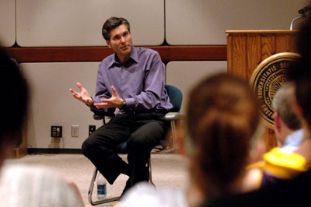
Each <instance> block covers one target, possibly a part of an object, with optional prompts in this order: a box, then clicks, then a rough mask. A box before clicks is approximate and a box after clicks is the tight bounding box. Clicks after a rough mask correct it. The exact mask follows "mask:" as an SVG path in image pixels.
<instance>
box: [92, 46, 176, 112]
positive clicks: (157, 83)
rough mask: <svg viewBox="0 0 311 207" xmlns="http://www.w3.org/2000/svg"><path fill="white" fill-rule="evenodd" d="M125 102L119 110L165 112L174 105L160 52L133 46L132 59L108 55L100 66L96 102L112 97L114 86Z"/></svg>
mask: <svg viewBox="0 0 311 207" xmlns="http://www.w3.org/2000/svg"><path fill="white" fill-rule="evenodd" d="M112 85H113V86H114V87H115V88H116V90H117V93H118V94H119V96H120V97H122V98H123V99H124V100H125V102H126V104H125V106H124V107H122V109H121V110H120V111H119V113H129V112H163V111H169V110H170V109H171V108H172V104H171V103H170V100H169V97H168V95H167V92H166V90H165V88H164V85H165V66H164V64H163V62H162V60H161V58H160V55H159V54H158V52H156V51H154V50H152V49H148V48H141V47H133V50H132V53H131V55H130V58H129V59H128V60H127V61H126V62H125V63H122V64H121V63H120V62H118V60H117V59H116V55H115V54H112V55H109V56H108V57H106V58H105V59H104V60H103V61H102V62H101V64H100V65H99V69H98V74H97V81H96V93H95V98H94V100H95V102H100V99H101V98H109V97H111V86H112Z"/></svg>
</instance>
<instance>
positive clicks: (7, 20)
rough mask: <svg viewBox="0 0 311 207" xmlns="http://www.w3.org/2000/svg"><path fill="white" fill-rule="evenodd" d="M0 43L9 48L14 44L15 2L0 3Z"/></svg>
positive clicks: (4, 0) (8, 0) (3, 0)
mask: <svg viewBox="0 0 311 207" xmlns="http://www.w3.org/2000/svg"><path fill="white" fill-rule="evenodd" d="M0 42H1V45H2V46H6V47H10V46H13V45H14V43H15V1H13V0H1V1H0Z"/></svg>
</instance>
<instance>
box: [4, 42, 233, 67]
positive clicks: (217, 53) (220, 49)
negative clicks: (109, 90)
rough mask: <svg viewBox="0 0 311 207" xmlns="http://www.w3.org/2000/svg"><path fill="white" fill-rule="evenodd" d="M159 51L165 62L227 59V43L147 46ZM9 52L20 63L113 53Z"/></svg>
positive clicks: (86, 49) (60, 49) (81, 50)
mask: <svg viewBox="0 0 311 207" xmlns="http://www.w3.org/2000/svg"><path fill="white" fill-rule="evenodd" d="M146 47H148V48H152V49H154V50H156V51H158V52H159V54H160V55H161V58H162V60H163V62H164V63H167V62H170V61H217V60H218V61H226V60H227V46H226V45H207V46H166V45H165V46H146ZM8 50H9V53H10V54H11V55H12V56H13V57H14V58H16V60H17V61H18V62H20V63H27V62H89V61H101V60H102V59H103V58H104V57H106V56H108V55H110V54H111V52H112V51H111V49H110V48H108V47H92V46H90V47H11V48H8Z"/></svg>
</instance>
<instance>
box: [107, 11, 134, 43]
mask: <svg viewBox="0 0 311 207" xmlns="http://www.w3.org/2000/svg"><path fill="white" fill-rule="evenodd" d="M122 24H125V25H126V26H127V29H128V31H129V32H130V23H129V21H127V19H125V18H122V17H110V18H109V19H107V20H106V21H105V23H104V25H103V27H102V35H103V37H104V39H105V40H110V32H111V30H113V29H115V28H117V27H118V26H120V25H122Z"/></svg>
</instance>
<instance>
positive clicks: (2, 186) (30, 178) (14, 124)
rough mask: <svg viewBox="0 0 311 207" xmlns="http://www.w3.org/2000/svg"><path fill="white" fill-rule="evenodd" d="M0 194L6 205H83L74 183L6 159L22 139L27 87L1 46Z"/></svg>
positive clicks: (27, 98)
mask: <svg viewBox="0 0 311 207" xmlns="http://www.w3.org/2000/svg"><path fill="white" fill-rule="evenodd" d="M0 69H1V70H0V72H1V76H0V88H1V89H2V91H1V95H2V97H3V98H2V101H1V102H0V111H1V119H2V120H1V125H0V168H1V173H0V198H1V200H2V203H3V205H4V206H7V207H16V206H20V207H29V206H32V207H41V206H45V207H82V206H84V204H83V200H82V198H81V195H80V193H79V192H78V189H77V187H76V186H75V185H74V184H73V183H68V182H67V181H65V179H63V178H61V176H60V175H58V174H57V173H55V172H54V171H53V170H50V169H48V168H46V167H42V166H35V165H27V164H23V163H21V162H19V161H18V160H11V159H9V158H10V156H11V155H12V152H13V149H14V148H15V147H16V146H18V145H19V144H20V142H21V138H22V134H23V133H22V131H23V130H24V127H25V122H26V120H27V114H28V106H29V97H30V93H29V88H28V83H27V81H26V79H25V78H24V75H23V73H22V71H21V69H20V68H19V66H18V65H17V63H16V62H15V61H14V60H13V59H12V58H11V57H10V56H9V55H8V54H7V53H6V51H5V50H4V48H0Z"/></svg>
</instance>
